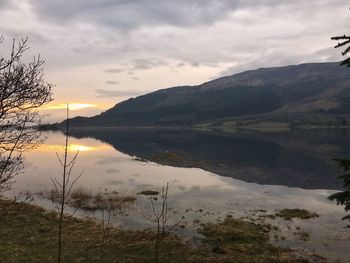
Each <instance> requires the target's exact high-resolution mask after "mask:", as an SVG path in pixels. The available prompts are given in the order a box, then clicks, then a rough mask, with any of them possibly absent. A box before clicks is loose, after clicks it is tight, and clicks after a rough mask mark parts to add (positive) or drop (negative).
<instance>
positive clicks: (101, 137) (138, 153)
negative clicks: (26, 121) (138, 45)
mask: <svg viewBox="0 0 350 263" xmlns="http://www.w3.org/2000/svg"><path fill="white" fill-rule="evenodd" d="M349 132H350V131H349V130H346V129H318V130H314V129H310V130H295V131H288V132H272V133H260V132H256V131H246V132H239V133H232V134H228V133H222V132H206V131H193V130H186V129H182V130H176V129H163V130H160V129H112V128H111V129H85V130H79V129H75V130H73V131H72V136H71V137H70V148H69V153H70V155H71V156H73V155H74V153H75V152H76V151H78V150H79V155H78V159H77V163H76V165H75V167H74V170H73V175H79V174H80V173H81V172H83V173H82V176H81V178H80V179H79V181H78V183H77V185H76V187H83V188H86V189H88V191H91V192H92V193H97V192H104V191H110V192H112V191H117V192H118V193H119V194H121V195H132V196H135V197H137V199H136V203H135V204H134V205H132V206H131V207H129V208H128V210H127V211H124V212H123V213H116V214H115V215H114V216H113V222H114V223H116V224H119V225H122V226H123V227H126V228H145V227H153V226H154V225H153V224H152V223H151V222H149V221H147V220H145V214H147V213H149V212H150V204H149V200H148V197H147V196H142V195H138V194H137V193H139V192H141V191H145V190H155V191H160V189H161V188H162V187H163V186H164V185H165V184H167V183H169V207H171V208H172V215H171V218H170V219H169V220H170V222H177V221H178V219H179V218H181V217H182V216H184V217H185V219H184V221H183V226H182V227H181V228H179V229H178V230H177V232H178V233H179V234H182V235H185V236H188V237H191V238H193V240H194V242H195V240H196V238H200V234H198V233H197V232H196V228H197V227H198V222H201V223H205V222H216V221H219V220H222V219H224V218H225V217H226V216H227V215H228V214H230V215H232V216H235V217H246V218H250V219H253V220H260V219H261V218H264V215H266V214H271V213H274V212H275V210H276V209H283V208H305V209H308V210H311V211H314V212H316V213H318V214H319V215H320V217H318V218H316V219H310V220H298V219H295V220H292V221H288V222H287V221H285V220H283V219H280V218H277V219H274V220H272V219H264V220H265V221H266V222H268V223H271V224H272V225H276V226H278V228H279V231H277V232H276V233H275V235H276V236H275V238H274V241H273V242H276V243H278V244H279V245H281V246H288V247H291V248H298V249H302V250H305V251H307V252H308V253H318V254H320V255H322V256H327V257H330V258H332V259H337V258H340V259H345V258H347V257H348V256H349V252H348V251H350V233H349V230H344V226H345V225H346V224H345V222H342V221H341V218H342V217H343V216H344V215H345V213H344V211H343V208H342V207H338V206H336V205H335V204H334V203H332V202H330V201H328V200H327V196H329V195H330V194H331V193H334V192H335V191H336V190H337V189H341V182H340V181H339V180H338V179H337V176H338V175H340V171H339V170H337V168H336V166H335V165H334V163H333V162H332V161H331V159H332V158H340V157H349V156H350V136H349ZM44 135H45V136H46V137H47V140H46V141H45V143H44V144H43V145H41V146H40V147H39V148H37V149H36V150H34V151H32V152H30V153H28V154H27V156H26V160H25V170H24V172H23V174H21V175H19V176H17V177H16V184H15V185H14V191H13V194H15V193H19V192H24V191H30V192H32V193H38V192H42V191H50V190H51V189H52V188H53V185H52V183H51V180H50V177H52V178H55V177H56V178H58V177H59V176H60V174H61V167H60V165H59V162H58V160H57V157H56V153H58V154H60V155H61V154H62V153H63V145H64V139H65V137H64V135H63V134H62V133H60V132H45V133H44ZM35 203H37V204H39V205H41V206H44V207H47V208H52V207H53V206H52V204H50V202H49V201H47V200H43V199H40V198H36V199H35ZM69 211H70V212H72V213H73V212H74V213H75V214H76V215H77V216H92V217H96V218H99V216H100V215H98V213H96V212H91V213H87V212H83V211H76V210H74V211H73V209H70V210H69ZM265 221H264V222H265ZM298 229H303V230H305V231H307V232H308V233H309V234H310V240H309V241H307V242H305V241H303V240H300V239H298V237H297V235H296V232H297V230H298Z"/></svg>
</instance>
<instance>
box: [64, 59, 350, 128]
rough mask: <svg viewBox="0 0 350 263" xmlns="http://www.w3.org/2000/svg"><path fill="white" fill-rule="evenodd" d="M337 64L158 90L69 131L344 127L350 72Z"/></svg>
mask: <svg viewBox="0 0 350 263" xmlns="http://www.w3.org/2000/svg"><path fill="white" fill-rule="evenodd" d="M339 64H340V63H339V62H336V63H308V64H301V65H294V66H286V67H275V68H260V69H257V70H250V71H245V72H242V73H239V74H235V75H232V76H227V77H222V78H218V79H215V80H212V81H209V82H206V83H203V84H201V85H197V86H181V87H173V88H168V89H162V90H158V91H155V92H152V93H149V94H146V95H143V96H139V97H136V98H131V99H129V100H126V101H123V102H121V103H119V104H117V105H115V106H114V107H113V108H111V109H109V110H107V111H105V112H103V113H101V114H100V115H97V116H94V117H90V118H86V117H76V118H73V119H72V121H71V125H72V126H84V127H86V126H104V127H106V126H173V125H194V124H201V123H202V124H203V123H211V124H213V123H222V122H227V121H230V122H244V121H254V120H259V121H262V120H264V121H272V122H281V121H282V122H288V123H297V122H300V123H315V122H316V123H317V122H318V123H321V122H323V123H325V122H326V123H336V124H339V123H345V122H347V118H348V117H350V70H349V69H348V68H346V67H342V66H340V65H339Z"/></svg>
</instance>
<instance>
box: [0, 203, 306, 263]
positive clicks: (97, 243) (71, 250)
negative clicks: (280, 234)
mask: <svg viewBox="0 0 350 263" xmlns="http://www.w3.org/2000/svg"><path fill="white" fill-rule="evenodd" d="M0 213H1V217H0V220H1V222H0V223H1V224H0V262H55V259H56V251H57V250H56V248H57V224H58V218H57V215H56V213H54V212H48V211H46V210H44V209H41V208H39V207H36V206H32V205H28V204H18V203H14V202H11V201H5V200H0ZM199 232H201V233H202V234H203V235H204V238H203V242H202V243H201V244H200V245H198V246H196V247H194V246H193V245H189V244H186V243H185V242H184V240H183V239H182V238H180V237H177V236H175V235H172V234H171V235H167V236H166V237H165V238H164V240H163V241H162V243H161V247H160V262H237V263H240V262H266V263H267V262H290V263H292V262H307V261H306V260H302V259H298V258H297V257H296V256H294V254H292V252H291V251H289V250H286V249H281V248H278V247H275V246H272V245H271V244H270V242H269V236H268V228H266V227H264V226H262V225H258V224H254V223H247V222H244V221H241V220H236V219H233V218H227V219H225V220H224V221H223V222H220V223H217V224H205V225H202V226H201V228H200V229H199ZM155 236H156V233H154V232H152V231H148V230H144V231H131V230H122V229H119V228H113V229H112V230H111V231H110V234H109V235H108V238H106V240H105V242H102V226H101V225H99V224H98V223H97V222H94V221H89V220H82V219H76V218H73V217H65V219H64V257H63V258H64V262H153V254H154V241H155Z"/></svg>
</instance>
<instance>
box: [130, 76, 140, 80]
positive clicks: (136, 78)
mask: <svg viewBox="0 0 350 263" xmlns="http://www.w3.org/2000/svg"><path fill="white" fill-rule="evenodd" d="M131 79H133V80H140V78H139V77H132V78H131Z"/></svg>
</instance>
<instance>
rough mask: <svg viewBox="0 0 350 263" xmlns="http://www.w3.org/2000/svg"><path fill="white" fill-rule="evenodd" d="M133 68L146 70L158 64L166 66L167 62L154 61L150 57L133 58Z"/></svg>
mask: <svg viewBox="0 0 350 263" xmlns="http://www.w3.org/2000/svg"><path fill="white" fill-rule="evenodd" d="M133 64H134V69H136V70H146V69H151V68H155V67H159V66H167V65H168V64H167V63H165V62H164V61H154V60H152V59H135V60H134V61H133Z"/></svg>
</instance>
